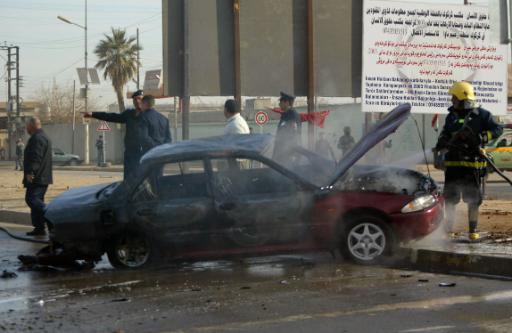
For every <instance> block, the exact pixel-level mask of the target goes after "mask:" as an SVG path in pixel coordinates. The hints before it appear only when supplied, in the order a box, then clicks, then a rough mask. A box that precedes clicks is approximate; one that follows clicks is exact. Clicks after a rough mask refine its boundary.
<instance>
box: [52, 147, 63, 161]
mask: <svg viewBox="0 0 512 333" xmlns="http://www.w3.org/2000/svg"><path fill="white" fill-rule="evenodd" d="M52 162H53V164H63V163H64V162H65V156H64V152H63V151H62V150H60V149H59V148H53V149H52Z"/></svg>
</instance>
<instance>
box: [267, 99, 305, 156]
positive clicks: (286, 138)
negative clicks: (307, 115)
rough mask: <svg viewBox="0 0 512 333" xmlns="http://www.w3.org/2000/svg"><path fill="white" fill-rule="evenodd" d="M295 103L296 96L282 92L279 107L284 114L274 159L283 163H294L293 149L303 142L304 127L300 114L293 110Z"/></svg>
mask: <svg viewBox="0 0 512 333" xmlns="http://www.w3.org/2000/svg"><path fill="white" fill-rule="evenodd" d="M294 101H295V96H292V95H290V94H287V93H284V92H281V97H280V98H279V107H280V108H281V111H282V113H281V119H280V120H279V124H278V125H277V132H276V140H275V143H274V154H273V158H274V159H275V160H276V161H278V162H281V163H290V162H293V157H292V156H291V155H290V153H291V151H292V148H293V147H294V146H297V145H300V142H301V126H302V125H301V120H300V115H299V113H298V112H297V111H295V109H294V108H293V102H294Z"/></svg>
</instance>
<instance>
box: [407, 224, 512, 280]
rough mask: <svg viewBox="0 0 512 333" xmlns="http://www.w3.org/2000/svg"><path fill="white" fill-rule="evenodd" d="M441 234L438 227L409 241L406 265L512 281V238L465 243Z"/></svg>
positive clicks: (436, 271) (430, 270) (431, 270)
mask: <svg viewBox="0 0 512 333" xmlns="http://www.w3.org/2000/svg"><path fill="white" fill-rule="evenodd" d="M441 235H442V230H437V231H436V232H434V233H433V234H431V235H429V236H427V237H425V238H424V239H422V240H420V241H417V242H412V243H411V244H409V248H408V250H406V251H408V252H407V254H406V257H407V259H406V264H410V265H412V267H414V268H415V269H417V270H420V271H427V272H435V273H446V274H462V275H470V276H480V277H488V278H498V279H507V280H509V279H510V280H512V238H503V239H500V240H497V239H488V240H486V239H483V240H482V241H481V242H479V243H461V242H455V241H447V240H442V239H441Z"/></svg>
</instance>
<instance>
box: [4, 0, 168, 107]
mask: <svg viewBox="0 0 512 333" xmlns="http://www.w3.org/2000/svg"><path fill="white" fill-rule="evenodd" d="M87 5H88V11H87V13H88V20H87V21H88V53H89V56H88V58H89V59H88V66H89V67H93V66H94V65H95V64H96V62H97V58H96V56H95V55H94V48H95V46H96V45H97V44H98V42H99V41H100V40H101V39H102V37H103V35H104V34H105V33H109V32H110V29H111V27H115V28H119V27H121V28H126V31H127V34H128V35H133V36H135V35H136V29H137V28H139V41H140V44H141V45H142V47H143V50H142V51H141V53H140V57H141V62H142V67H141V84H142V82H143V77H144V76H143V74H144V71H145V70H150V69H159V68H161V67H162V12H161V0H143V1H140V0H139V1H135V0H110V1H108V0H88V1H87ZM0 8H2V12H1V13H0V44H1V45H4V43H6V44H7V45H11V44H12V45H14V46H19V47H20V76H22V77H23V80H24V82H23V87H22V88H20V96H22V98H23V99H24V100H34V98H36V97H37V96H38V91H40V89H41V87H42V86H48V85H49V84H51V83H52V81H53V80H54V79H55V81H56V82H57V84H59V85H62V86H64V85H71V86H72V85H73V80H74V79H76V80H77V85H78V84H79V83H78V76H77V74H76V68H77V67H84V30H83V29H81V28H79V27H77V26H73V25H70V24H66V23H64V22H62V21H60V20H58V19H57V16H58V15H60V16H63V17H65V18H67V19H68V20H70V21H72V22H75V23H78V24H80V25H84V13H85V1H84V0H21V1H13V0H0ZM6 57H7V51H0V64H2V66H1V67H0V77H1V78H2V79H1V80H0V101H5V99H6V96H7V84H6V82H5V77H4V76H5V73H6V68H5V61H6V60H5V59H6ZM102 82H103V83H102V84H101V85H100V86H97V85H96V86H91V92H90V96H91V97H92V98H95V99H96V100H97V101H98V104H100V106H106V105H108V104H111V103H113V102H115V95H114V92H113V89H112V87H111V84H110V82H109V81H106V82H105V81H103V80H102ZM131 86H132V89H133V88H134V87H135V85H134V84H132V85H131Z"/></svg>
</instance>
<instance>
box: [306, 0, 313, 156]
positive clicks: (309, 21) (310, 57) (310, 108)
mask: <svg viewBox="0 0 512 333" xmlns="http://www.w3.org/2000/svg"><path fill="white" fill-rule="evenodd" d="M313 10H314V9H313V0H308V1H307V17H306V21H307V45H308V50H307V61H308V115H309V116H310V117H311V116H312V115H313V113H314V112H315V42H314V22H313V14H314V13H313ZM308 147H309V149H314V147H315V127H314V124H313V121H312V120H310V121H309V123H308Z"/></svg>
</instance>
